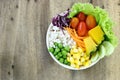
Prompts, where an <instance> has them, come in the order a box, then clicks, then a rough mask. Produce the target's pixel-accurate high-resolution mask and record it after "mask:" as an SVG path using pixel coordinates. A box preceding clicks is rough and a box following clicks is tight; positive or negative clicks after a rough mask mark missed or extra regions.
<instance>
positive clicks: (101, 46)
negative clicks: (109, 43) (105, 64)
mask: <svg viewBox="0 0 120 80" xmlns="http://www.w3.org/2000/svg"><path fill="white" fill-rule="evenodd" d="M105 53H106V49H105V47H104V46H103V45H100V47H99V57H100V59H101V58H103V57H104V56H105Z"/></svg>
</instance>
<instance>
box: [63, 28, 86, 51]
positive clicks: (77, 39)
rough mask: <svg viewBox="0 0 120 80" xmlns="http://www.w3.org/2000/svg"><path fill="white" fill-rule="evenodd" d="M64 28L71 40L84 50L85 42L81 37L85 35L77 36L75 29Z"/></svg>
mask: <svg viewBox="0 0 120 80" xmlns="http://www.w3.org/2000/svg"><path fill="white" fill-rule="evenodd" d="M64 29H65V30H67V31H68V33H69V34H70V36H71V37H72V38H73V40H74V41H75V42H76V44H77V45H78V46H79V47H81V48H82V49H83V51H85V44H84V42H83V39H84V38H85V37H79V36H78V35H77V33H76V31H75V29H71V28H70V27H64Z"/></svg>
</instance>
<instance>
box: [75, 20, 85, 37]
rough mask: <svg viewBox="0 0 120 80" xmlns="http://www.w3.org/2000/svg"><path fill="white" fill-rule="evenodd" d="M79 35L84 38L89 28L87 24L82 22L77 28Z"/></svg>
mask: <svg viewBox="0 0 120 80" xmlns="http://www.w3.org/2000/svg"><path fill="white" fill-rule="evenodd" d="M77 33H78V35H79V36H84V35H85V34H86V33H87V27H86V24H85V22H83V21H82V22H80V23H79V25H78V28H77Z"/></svg>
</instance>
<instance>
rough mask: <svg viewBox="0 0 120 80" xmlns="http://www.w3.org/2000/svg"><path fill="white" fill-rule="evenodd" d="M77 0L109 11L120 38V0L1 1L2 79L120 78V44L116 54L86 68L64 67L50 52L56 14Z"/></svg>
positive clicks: (0, 50) (70, 79)
mask: <svg viewBox="0 0 120 80" xmlns="http://www.w3.org/2000/svg"><path fill="white" fill-rule="evenodd" d="M75 2H82V3H86V2H90V3H92V4H93V5H94V6H100V7H102V8H104V9H105V10H107V11H108V12H109V15H110V17H111V18H112V19H113V20H114V21H115V23H116V25H115V27H114V28H113V29H114V31H115V34H116V36H117V37H118V38H119V39H120V0H0V80H120V62H119V61H120V49H119V46H120V44H119V45H118V47H117V48H116V49H115V51H114V54H113V55H111V56H110V57H105V58H104V59H102V60H100V61H99V62H98V63H97V64H96V65H95V66H93V67H91V68H89V69H87V70H82V71H72V70H68V69H65V68H63V67H61V66H60V65H58V64H57V63H56V62H55V61H54V60H53V59H52V58H51V57H50V55H49V54H48V51H47V48H46V41H45V40H46V31H47V28H48V25H49V24H50V22H51V19H52V17H53V16H54V15H56V14H58V13H60V12H63V11H65V10H67V9H68V8H70V7H71V6H72V5H73V4H74V3H75Z"/></svg>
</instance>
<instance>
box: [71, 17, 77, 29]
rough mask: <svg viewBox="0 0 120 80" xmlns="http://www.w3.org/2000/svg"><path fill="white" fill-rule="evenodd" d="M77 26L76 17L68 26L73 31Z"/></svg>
mask: <svg viewBox="0 0 120 80" xmlns="http://www.w3.org/2000/svg"><path fill="white" fill-rule="evenodd" d="M78 24H79V19H78V18H77V17H73V18H72V20H71V22H70V26H71V27H72V28H73V29H76V27H77V26H78Z"/></svg>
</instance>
